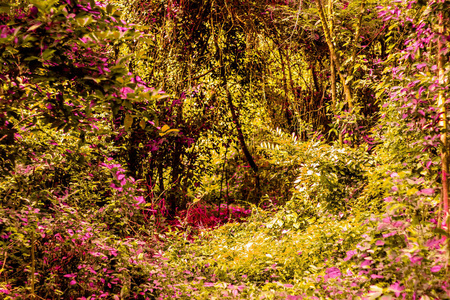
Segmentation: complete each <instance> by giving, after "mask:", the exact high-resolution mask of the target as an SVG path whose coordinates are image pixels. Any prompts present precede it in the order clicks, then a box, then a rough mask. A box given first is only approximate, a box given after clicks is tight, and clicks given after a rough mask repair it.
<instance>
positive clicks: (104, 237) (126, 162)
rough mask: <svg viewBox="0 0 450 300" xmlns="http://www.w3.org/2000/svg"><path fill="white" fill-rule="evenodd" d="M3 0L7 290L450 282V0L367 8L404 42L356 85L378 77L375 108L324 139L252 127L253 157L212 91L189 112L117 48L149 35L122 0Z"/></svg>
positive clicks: (145, 295) (257, 293)
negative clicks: (440, 25) (129, 21)
mask: <svg viewBox="0 0 450 300" xmlns="http://www.w3.org/2000/svg"><path fill="white" fill-rule="evenodd" d="M24 3H25V2H24ZM0 4H1V5H0V17H1V18H0V20H1V23H0V30H1V33H0V59H1V60H0V62H1V64H2V65H1V68H2V69H1V70H2V71H3V73H1V74H0V79H1V80H2V82H1V85H0V96H1V97H2V98H1V101H0V105H1V108H2V110H1V111H0V142H1V143H0V154H1V156H0V171H1V173H0V204H1V210H0V246H1V252H0V263H1V269H0V298H2V299H90V300H94V299H170V298H176V299H385V300H387V299H417V300H419V299H422V300H426V299H450V283H449V275H450V274H449V239H450V237H449V234H448V218H446V217H447V216H446V212H445V209H444V205H443V201H442V199H443V198H444V197H443V195H444V194H443V191H444V192H445V189H443V188H442V184H443V182H442V180H446V177H445V174H444V176H442V174H443V167H442V161H441V158H440V156H439V155H438V153H439V152H443V153H446V151H448V149H446V148H445V147H444V146H445V143H444V146H443V144H442V143H441V141H440V140H441V138H443V137H445V134H446V128H445V127H444V128H443V127H442V122H443V119H442V116H443V115H446V111H445V104H443V103H445V101H443V103H437V102H436V99H449V98H450V97H449V90H448V87H447V86H446V85H447V82H446V81H443V80H441V79H442V78H441V77H443V76H444V75H445V76H447V77H448V75H449V74H450V68H449V66H448V62H446V63H445V64H444V65H440V67H438V66H436V65H435V60H436V59H435V58H436V56H439V55H438V54H436V51H435V50H436V49H435V48H436V47H434V45H435V44H439V45H440V47H441V48H439V49H440V50H441V52H439V53H444V54H443V55H447V57H448V50H446V49H447V48H445V47H444V48H442V45H443V43H444V42H445V43H447V40H445V41H444V42H443V39H444V34H443V32H439V34H438V33H437V32H436V30H435V29H436V28H435V26H434V23H435V21H436V18H437V17H438V16H441V18H442V15H440V13H442V12H443V13H444V15H445V16H447V15H446V14H448V3H444V4H445V5H444V4H441V3H440V2H427V3H416V2H411V3H408V2H399V1H397V2H395V4H392V5H386V6H384V7H378V8H376V9H377V15H378V17H379V18H380V20H382V21H383V22H391V23H392V24H391V25H390V27H389V28H390V29H388V32H389V34H390V36H392V37H399V36H400V37H401V38H402V39H404V45H403V46H402V47H399V48H398V49H397V48H395V47H394V46H396V44H393V46H392V47H391V48H390V52H389V53H388V54H387V55H385V57H383V60H381V59H380V60H376V63H374V64H375V65H376V66H375V67H373V68H374V69H376V70H374V69H372V73H370V72H369V73H370V74H369V75H367V76H366V77H364V76H360V78H359V79H358V81H357V83H355V86H354V87H355V88H356V87H361V86H363V87H364V88H367V90H370V91H372V90H375V89H376V92H377V93H376V95H372V96H373V97H372V96H371V97H372V98H376V101H377V105H378V106H377V110H379V111H378V112H377V113H374V115H372V116H370V118H369V117H367V116H365V115H364V112H363V111H364V109H363V107H362V106H363V105H362V104H360V105H358V103H357V102H355V107H353V109H350V107H349V106H350V105H349V104H350V103H347V108H348V111H346V110H345V109H346V108H345V107H346V105H344V104H342V105H340V106H339V107H338V108H331V107H330V111H329V117H336V119H337V120H338V121H335V122H334V123H333V122H330V124H328V125H327V126H329V127H330V128H328V129H329V131H328V134H327V136H324V135H323V134H322V133H320V132H317V131H316V130H313V129H311V128H312V127H311V126H309V125H306V126H304V127H301V128H297V129H298V130H297V133H295V132H294V133H290V131H289V130H287V129H286V128H284V129H280V128H277V129H274V128H273V127H274V126H272V125H273V124H272V125H267V124H265V125H262V124H263V123H262V122H259V123H255V124H251V125H249V124H245V125H246V126H245V128H244V129H245V130H247V131H248V132H247V133H246V135H245V137H246V138H247V139H249V137H250V135H251V136H252V147H251V149H250V150H251V151H252V154H253V156H254V159H255V161H256V163H257V165H258V166H259V169H258V170H257V173H256V172H255V169H254V168H252V167H251V166H250V165H251V164H250V163H249V160H248V157H247V158H246V157H245V156H244V155H243V154H242V153H241V150H242V149H241V148H240V147H242V144H243V143H242V141H236V139H234V138H233V137H231V136H228V137H222V138H221V139H219V138H218V137H219V136H221V133H222V132H228V131H227V130H230V129H229V128H228V127H230V128H231V127H232V126H231V125H230V126H228V125H227V122H225V121H224V122H223V123H225V125H224V124H221V126H222V127H220V126H218V127H219V128H218V129H217V128H216V129H214V130H216V131H214V130H213V129H212V128H213V127H214V125H217V123H220V122H216V121H214V120H212V119H208V118H209V117H208V116H209V114H210V113H211V114H212V111H213V110H214V109H215V108H214V105H215V104H214V105H213V104H211V106H209V107H206V106H203V107H202V108H201V110H202V112H203V114H199V113H198V112H197V111H195V110H194V109H192V111H190V113H191V115H189V118H188V121H186V120H185V119H183V116H184V117H185V115H183V109H185V110H186V107H184V108H183V102H182V100H183V99H185V98H186V97H187V96H186V94H184V93H181V96H180V95H175V96H173V95H172V96H168V95H166V93H165V92H162V91H157V90H155V89H154V88H152V87H150V86H149V84H148V82H144V80H142V78H141V77H140V76H138V75H136V74H133V73H132V72H131V71H132V70H131V69H132V66H131V64H128V63H127V62H126V60H125V59H122V58H118V57H117V56H118V55H119V54H120V53H121V52H120V51H124V50H123V48H126V47H128V46H129V45H131V44H132V43H135V42H136V40H137V39H143V40H144V39H148V40H149V43H152V42H154V40H153V39H152V38H151V37H149V36H148V35H146V34H147V33H146V29H145V28H144V29H143V30H141V29H142V28H140V27H139V26H134V25H133V26H132V25H126V22H124V21H121V20H120V14H119V12H118V11H116V10H115V8H114V7H113V6H110V5H105V4H104V3H95V2H93V1H84V0H83V1H81V0H80V1H72V0H71V1H30V2H29V3H28V2H26V4H27V5H23V3H22V2H21V1H18V2H14V1H11V2H7V3H6V2H5V3H3V2H2V3H0ZM308 11H309V10H308ZM418 15H420V17H417V16H418ZM216 17H217V16H216ZM207 21H208V22H211V23H207V24H210V26H211V28H212V27H213V24H214V23H213V20H212V18H211V19H208V20H207ZM208 26H209V25H208ZM44 27H45V29H44ZM383 28H384V27H383ZM238 35H239V34H238V33H236V36H238ZM213 37H214V34H213ZM318 39H319V38H318ZM445 43H444V45H446V44H445ZM44 44H45V46H42V45H44ZM215 47H219V42H218V41H217V40H216V41H215ZM442 49H444V50H442ZM191 50H192V49H191ZM192 51H193V50H192ZM36 53H40V54H39V55H38V56H36V55H37V54H36ZM218 53H219V52H218ZM384 54H386V53H384ZM355 55H356V54H355ZM218 56H220V57H221V56H222V53H220V55H218ZM221 60H222V58H221ZM361 61H362V60H361ZM220 67H221V68H222V67H223V65H222V63H221V66H220ZM366 69H367V67H366ZM438 69H439V73H436V71H437V70H438ZM283 72H284V71H283ZM316 79H317V78H316ZM369 79H370V80H369ZM222 80H223V79H222ZM368 81H372V82H371V83H370V84H369V83H367V82H368ZM374 82H375V83H374ZM341 84H342V83H341ZM225 85H226V84H225ZM202 88H203V87H202V86H201V85H199V87H197V88H196V89H195V91H194V92H192V91H191V92H192V95H191V96H190V97H191V99H190V100H192V99H194V98H195V97H199V98H200V99H201V100H202V101H203V100H204V101H210V102H211V103H212V102H213V100H214V99H215V97H216V95H214V92H213V91H210V90H208V91H207V92H205V93H204V91H203V90H202ZM226 92H228V95H230V94H229V93H230V92H229V90H228V87H226ZM374 92H375V91H374ZM207 93H209V94H211V95H212V96H210V98H208V99H206V98H207V97H206V96H205V94H207ZM255 93H256V92H255ZM217 94H220V93H217ZM323 95H325V93H323ZM177 97H178V98H177ZM183 97H184V98H183ZM217 97H219V96H217ZM372 98H371V99H372ZM322 100H323V97H322ZM372 100H373V99H372ZM230 101H231V104H232V105H230V103H228V105H229V106H233V102H232V100H230ZM192 102H195V101H194V100H192ZM208 105H209V104H208ZM252 105H253V104H252ZM371 105H372V103H371ZM194 106H195V105H194ZM255 106H256V105H255ZM249 107H251V105H249ZM197 109H198V110H200V108H198V107H197ZM252 109H253V111H252V110H251V109H250V108H248V107H247V110H248V111H247V112H246V113H247V114H249V115H251V114H252V113H254V114H255V115H258V116H259V117H260V116H261V115H263V116H264V112H261V111H263V110H262V109H259V108H258V109H256V108H254V107H253V108H252ZM230 110H231V108H230ZM224 112H225V114H226V115H227V117H229V115H228V111H227V110H226V109H224ZM111 114H112V116H111ZM334 114H338V115H337V116H336V115H334ZM198 115H202V117H199V116H198ZM197 117H198V119H195V118H197ZM180 119H181V120H180ZM206 119H208V120H206ZM440 120H441V124H439V121H440ZM228 121H229V120H228ZM297 121H298V124H303V125H304V123H302V122H300V121H301V120H300V119H299V120H297ZM231 123H232V122H231ZM236 126H237V125H236ZM230 132H231V130H230ZM249 132H250V133H249ZM288 132H289V133H288ZM241 135H242V136H244V135H243V134H242V132H241ZM299 136H301V137H299ZM211 145H212V146H211ZM208 147H209V148H208ZM247 150H248V149H247ZM255 161H253V163H255ZM144 174H145V175H144ZM255 174H257V176H255ZM155 181H157V182H155ZM171 201H172V202H171ZM175 204H179V206H178V207H177V206H176V205H175Z"/></svg>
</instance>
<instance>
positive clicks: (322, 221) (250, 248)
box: [169, 215, 365, 298]
mask: <svg viewBox="0 0 450 300" xmlns="http://www.w3.org/2000/svg"><path fill="white" fill-rule="evenodd" d="M272 219H273V217H272V216H268V215H264V216H262V217H261V216H260V217H259V218H258V219H256V218H255V220H252V221H250V222H249V223H242V224H237V223H235V224H227V225H225V226H223V227H221V228H219V229H217V230H214V231H210V232H204V233H203V234H202V238H201V239H199V240H198V242H194V243H192V244H190V246H189V247H188V248H189V250H188V251H187V252H185V253H184V254H182V255H181V257H180V252H179V249H178V247H176V246H175V247H172V248H171V249H170V250H169V253H170V256H171V258H172V259H171V262H172V263H173V264H174V266H175V265H176V266H178V267H180V261H184V260H186V261H190V263H191V266H192V259H194V260H195V261H196V264H197V265H200V266H202V267H205V266H207V268H208V270H209V272H211V274H215V275H214V277H215V278H216V279H217V282H218V283H217V284H215V285H214V286H212V287H208V289H209V290H210V292H211V293H213V292H212V290H211V289H219V290H221V289H225V288H226V286H227V285H223V284H222V285H221V284H220V283H228V284H235V285H239V284H244V285H246V287H247V288H250V286H253V288H254V289H257V290H259V292H258V295H259V296H261V295H262V294H261V292H263V291H265V292H263V294H264V293H266V292H267V296H268V295H269V294H271V293H270V291H271V290H272V292H274V291H277V293H278V292H281V291H287V292H289V291H291V292H294V291H296V292H295V293H296V294H298V293H307V291H308V290H314V289H315V283H313V282H307V281H306V280H305V278H307V277H311V276H312V275H313V274H314V275H320V274H322V273H324V272H325V268H326V266H327V261H329V260H334V259H338V258H339V257H345V252H346V251H348V250H349V249H352V247H354V245H355V244H357V243H358V241H359V240H360V236H361V234H362V233H363V232H364V230H365V226H364V225H362V219H361V218H360V217H358V216H355V217H352V218H348V219H341V220H339V219H337V218H336V217H331V216H330V217H329V218H328V217H322V218H319V219H316V220H315V221H312V222H311V224H309V226H308V227H307V228H306V229H305V230H301V231H300V230H296V229H295V228H291V229H284V230H283V231H281V232H280V231H279V230H276V229H273V228H270V227H271V226H270V225H268V224H271V221H272ZM194 257H195V258H194ZM186 267H187V268H188V267H189V266H188V265H186ZM287 283H289V284H287ZM285 284H287V285H285ZM291 284H292V286H291ZM286 286H287V287H286ZM247 292H248V290H247ZM277 293H275V294H273V293H272V294H273V295H272V296H274V295H278V294H277ZM219 294H220V293H219ZM282 295H284V294H279V295H278V296H280V297H282ZM241 296H243V295H241ZM247 296H248V295H247ZM274 297H275V296H274ZM250 298H251V297H250Z"/></svg>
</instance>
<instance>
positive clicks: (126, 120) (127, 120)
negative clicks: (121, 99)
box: [124, 114, 133, 130]
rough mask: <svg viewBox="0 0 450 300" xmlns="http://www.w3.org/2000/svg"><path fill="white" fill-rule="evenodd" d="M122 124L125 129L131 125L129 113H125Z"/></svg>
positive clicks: (131, 119)
mask: <svg viewBox="0 0 450 300" xmlns="http://www.w3.org/2000/svg"><path fill="white" fill-rule="evenodd" d="M124 125H125V130H129V129H130V128H131V126H132V125H133V117H132V116H131V115H130V114H126V115H125V121H124Z"/></svg>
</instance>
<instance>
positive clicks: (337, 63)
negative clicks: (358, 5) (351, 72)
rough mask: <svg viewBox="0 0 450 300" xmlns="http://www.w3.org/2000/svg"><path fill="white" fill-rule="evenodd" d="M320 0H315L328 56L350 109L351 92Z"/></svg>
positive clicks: (351, 101) (351, 104) (351, 105)
mask: <svg viewBox="0 0 450 300" xmlns="http://www.w3.org/2000/svg"><path fill="white" fill-rule="evenodd" d="M320 1H321V0H316V5H317V9H318V10H319V16H320V21H321V23H322V27H323V31H324V34H325V40H326V42H327V45H328V49H329V51H330V57H331V59H332V60H333V62H334V64H335V66H336V69H337V72H338V74H339V78H340V79H341V81H342V86H343V88H344V94H345V99H346V100H347V104H348V108H349V109H352V108H353V99H352V93H351V91H350V87H349V86H348V84H347V83H346V82H345V79H346V78H345V76H344V74H342V71H341V62H340V60H339V58H338V57H337V55H336V51H335V48H334V45H333V36H332V35H331V34H332V33H331V32H330V28H329V26H328V22H327V19H326V18H325V13H324V10H323V5H322V2H320Z"/></svg>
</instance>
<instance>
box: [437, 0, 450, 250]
mask: <svg viewBox="0 0 450 300" xmlns="http://www.w3.org/2000/svg"><path fill="white" fill-rule="evenodd" d="M441 1H442V0H441ZM438 22H439V23H438V30H439V40H438V47H437V48H438V49H437V52H438V53H437V69H438V81H439V84H441V85H443V84H444V80H445V78H444V56H443V55H442V53H441V51H442V49H443V48H444V47H445V45H443V44H442V37H443V34H444V20H443V14H442V11H441V12H439V14H438ZM438 106H439V107H440V109H441V119H440V122H439V125H440V127H441V141H442V149H441V165H442V206H443V208H444V213H443V221H444V224H446V225H447V230H448V231H449V232H450V224H449V223H450V222H449V220H448V217H449V204H448V192H449V191H448V186H449V178H448V174H449V173H448V169H449V165H448V146H449V145H448V138H447V108H446V104H445V99H444V95H443V93H442V91H440V92H439V96H438ZM448 241H449V245H448V246H449V247H450V239H448ZM448 251H449V252H450V248H449V250H448Z"/></svg>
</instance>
